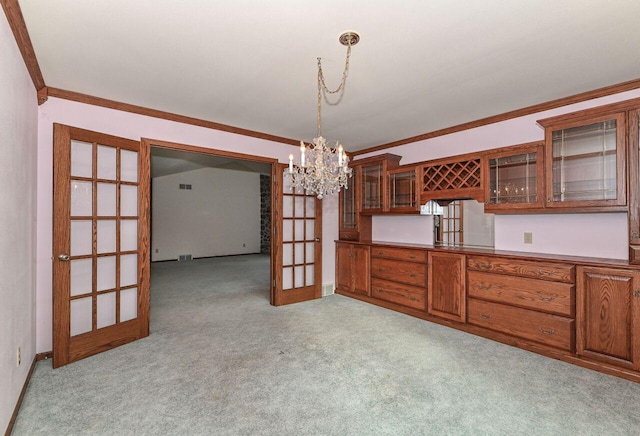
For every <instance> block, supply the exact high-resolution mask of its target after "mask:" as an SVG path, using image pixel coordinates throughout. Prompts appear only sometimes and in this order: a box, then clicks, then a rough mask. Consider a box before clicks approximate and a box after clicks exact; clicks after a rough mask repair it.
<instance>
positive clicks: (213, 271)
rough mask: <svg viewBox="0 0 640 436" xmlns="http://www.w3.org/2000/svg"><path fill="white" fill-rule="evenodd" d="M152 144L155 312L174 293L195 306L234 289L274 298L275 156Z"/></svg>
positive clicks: (260, 296)
mask: <svg viewBox="0 0 640 436" xmlns="http://www.w3.org/2000/svg"><path fill="white" fill-rule="evenodd" d="M150 145H151V147H150V166H151V170H150V173H151V189H150V191H151V195H150V218H151V219H150V221H151V225H150V227H151V231H150V261H151V268H150V272H151V296H152V299H153V301H154V303H156V302H157V303H158V305H155V304H154V309H159V310H161V308H162V307H163V306H165V305H166V304H165V303H167V304H170V301H171V300H172V299H175V298H176V297H177V296H178V293H181V295H180V296H181V297H182V299H183V300H184V299H186V300H189V299H190V300H191V303H194V304H197V303H196V302H197V301H200V302H201V303H203V302H204V301H205V299H206V301H209V302H212V301H215V298H218V297H219V296H223V297H225V298H230V297H234V293H235V297H239V296H240V295H239V294H243V293H244V294H245V295H244V297H245V298H246V297H248V296H249V297H256V296H257V297H259V298H261V299H263V301H264V300H266V301H267V302H271V303H273V301H271V281H272V280H271V271H272V265H273V259H272V251H273V250H272V247H271V233H272V232H271V228H272V226H271V221H272V218H271V213H272V186H271V179H272V176H271V173H272V165H274V162H275V161H274V160H272V159H264V160H259V159H260V158H257V159H258V160H253V159H249V158H247V157H244V156H243V155H240V156H241V157H238V155H237V154H235V153H226V152H220V151H216V150H208V149H200V148H196V147H190V146H181V145H178V144H164V143H160V144H157V143H156V142H150ZM247 294H251V295H247ZM157 299H159V300H157ZM187 304H189V303H187Z"/></svg>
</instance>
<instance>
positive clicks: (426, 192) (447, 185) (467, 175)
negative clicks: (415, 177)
mask: <svg viewBox="0 0 640 436" xmlns="http://www.w3.org/2000/svg"><path fill="white" fill-rule="evenodd" d="M481 162H482V159H481V156H480V154H479V153H474V154H469V155H463V156H456V157H454V158H447V159H438V160H433V161H429V162H427V163H425V164H424V165H422V166H421V167H420V182H421V188H422V189H421V192H420V202H421V203H423V204H424V203H426V202H427V201H429V200H437V199H468V198H473V199H475V200H478V201H479V202H484V191H483V188H482V164H481Z"/></svg>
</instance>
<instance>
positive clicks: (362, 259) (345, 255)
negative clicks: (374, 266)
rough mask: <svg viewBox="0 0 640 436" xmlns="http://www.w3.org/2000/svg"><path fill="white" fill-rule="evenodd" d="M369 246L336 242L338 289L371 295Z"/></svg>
mask: <svg viewBox="0 0 640 436" xmlns="http://www.w3.org/2000/svg"><path fill="white" fill-rule="evenodd" d="M369 280H370V267H369V246H368V245H358V244H349V243H344V242H337V243H336V289H337V290H338V291H342V292H349V293H352V294H359V295H366V296H369V295H370V292H369Z"/></svg>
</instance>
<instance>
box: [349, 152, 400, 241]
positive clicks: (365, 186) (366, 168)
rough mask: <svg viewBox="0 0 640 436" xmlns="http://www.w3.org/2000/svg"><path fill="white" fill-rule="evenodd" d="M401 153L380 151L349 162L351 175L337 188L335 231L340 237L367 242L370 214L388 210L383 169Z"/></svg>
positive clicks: (387, 169) (393, 166)
mask: <svg viewBox="0 0 640 436" xmlns="http://www.w3.org/2000/svg"><path fill="white" fill-rule="evenodd" d="M400 159H401V156H397V155H394V154H389V153H387V154H382V155H379V156H375V157H372V158H366V159H362V160H357V161H354V162H351V163H350V165H351V167H352V168H353V177H352V178H351V179H350V180H349V185H348V189H341V190H340V197H339V200H338V203H339V206H338V208H339V210H338V217H339V220H338V231H339V237H340V239H341V240H346V241H371V215H372V214H374V213H384V212H386V211H388V209H389V194H388V192H389V191H388V190H389V187H388V184H387V182H386V180H387V172H388V171H389V170H392V169H395V168H396V167H397V166H398V162H400Z"/></svg>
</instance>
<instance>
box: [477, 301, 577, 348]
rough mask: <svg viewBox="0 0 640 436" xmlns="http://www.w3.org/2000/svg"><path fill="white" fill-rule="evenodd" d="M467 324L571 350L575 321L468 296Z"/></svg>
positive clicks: (573, 340) (573, 342)
mask: <svg viewBox="0 0 640 436" xmlns="http://www.w3.org/2000/svg"><path fill="white" fill-rule="evenodd" d="M467 309H468V310H467V316H468V322H469V324H474V325H477V326H481V327H486V328H488V329H491V330H497V331H499V332H503V333H507V334H510V335H513V336H518V337H520V338H523V339H527V340H530V341H534V342H539V343H541V344H545V345H549V346H552V347H557V348H562V349H563V350H568V351H574V347H575V333H574V332H575V329H574V320H572V319H570V318H564V317H562V316H557V315H549V314H546V313H540V312H536V311H534V310H527V309H520V308H518V307H513V306H505V305H503V304H498V303H489V302H487V301H481V300H476V299H473V298H469V301H468V306H467Z"/></svg>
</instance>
